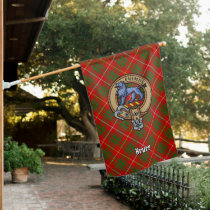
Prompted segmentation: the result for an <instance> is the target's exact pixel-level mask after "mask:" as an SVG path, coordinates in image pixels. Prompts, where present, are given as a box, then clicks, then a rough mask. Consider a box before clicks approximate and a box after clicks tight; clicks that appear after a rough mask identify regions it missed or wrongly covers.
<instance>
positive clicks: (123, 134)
mask: <svg viewBox="0 0 210 210" xmlns="http://www.w3.org/2000/svg"><path fill="white" fill-rule="evenodd" d="M98 120H100V121H101V122H102V123H104V124H106V125H108V126H109V127H111V126H110V125H109V124H108V123H106V122H105V121H103V120H102V119H100V118H98ZM113 129H114V130H116V131H117V132H118V133H120V134H122V135H124V133H123V132H121V131H120V130H118V129H116V128H114V127H113ZM128 138H129V139H131V140H133V141H134V142H136V143H140V144H141V145H142V146H145V145H144V144H142V143H141V142H139V141H137V140H135V139H134V138H132V137H130V136H128ZM155 155H156V156H158V157H159V158H161V156H159V155H158V154H156V153H155Z"/></svg>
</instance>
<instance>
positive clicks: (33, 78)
mask: <svg viewBox="0 0 210 210" xmlns="http://www.w3.org/2000/svg"><path fill="white" fill-rule="evenodd" d="M166 44H167V43H166V42H165V41H162V42H158V45H159V47H165V46H166ZM79 67H80V64H75V65H73V66H70V67H67V68H63V69H58V70H55V71H51V72H48V73H45V74H40V75H37V76H33V77H29V78H23V79H20V80H16V81H13V82H3V89H8V88H10V87H11V86H13V85H17V84H20V83H24V82H28V81H30V80H35V79H40V78H42V77H47V76H50V75H54V74H59V73H61V72H64V71H70V70H74V69H77V68H79Z"/></svg>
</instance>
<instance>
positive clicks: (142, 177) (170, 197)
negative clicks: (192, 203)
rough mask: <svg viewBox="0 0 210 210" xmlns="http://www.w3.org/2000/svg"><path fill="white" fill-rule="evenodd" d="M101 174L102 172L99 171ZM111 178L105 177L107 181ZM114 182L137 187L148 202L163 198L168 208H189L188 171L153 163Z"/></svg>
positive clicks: (115, 179)
mask: <svg viewBox="0 0 210 210" xmlns="http://www.w3.org/2000/svg"><path fill="white" fill-rule="evenodd" d="M101 174H102V175H103V173H101ZM109 179H113V178H107V179H106V178H105V179H104V180H107V181H109ZM114 181H115V187H116V184H117V185H119V186H120V188H121V191H122V192H123V190H122V189H128V190H131V189H137V191H138V194H139V195H140V197H142V198H143V199H145V198H147V200H148V202H150V203H157V201H158V200H159V201H161V200H164V202H165V205H167V203H168V204H170V205H169V206H170V207H172V208H169V209H189V194H190V187H189V173H187V174H185V173H184V172H180V170H175V169H172V168H169V167H167V168H166V167H165V166H161V165H160V166H158V165H153V166H152V167H150V168H148V169H146V170H143V171H140V172H138V173H135V174H133V175H127V176H122V177H116V178H114Z"/></svg>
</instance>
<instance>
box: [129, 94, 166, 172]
mask: <svg viewBox="0 0 210 210" xmlns="http://www.w3.org/2000/svg"><path fill="white" fill-rule="evenodd" d="M164 98H165V96H164V97H163V98H162V99H161V101H160V102H159V104H158V106H157V107H156V111H157V108H158V107H159V105H160V104H161V102H162V100H163V99H164ZM156 111H155V112H156ZM152 120H153V121H154V115H153V117H152ZM152 124H153V122H152V123H151V124H150V128H149V131H148V134H147V137H146V138H145V140H144V144H145V141H146V140H147V138H148V136H149V133H150V130H151V127H152ZM151 151H152V152H153V154H155V155H156V156H158V157H159V158H161V156H159V155H157V154H156V153H155V152H154V151H153V150H151ZM136 158H137V155H136V157H135V158H134V159H133V161H132V163H131V164H130V167H131V166H132V165H133V162H134V161H135V160H136ZM130 167H129V168H128V169H127V171H126V173H127V172H128V170H129V169H130Z"/></svg>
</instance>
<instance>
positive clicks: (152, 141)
mask: <svg viewBox="0 0 210 210" xmlns="http://www.w3.org/2000/svg"><path fill="white" fill-rule="evenodd" d="M154 143H155V138H154V136H151V137H150V138H149V140H148V144H149V145H150V146H153V145H154Z"/></svg>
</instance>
